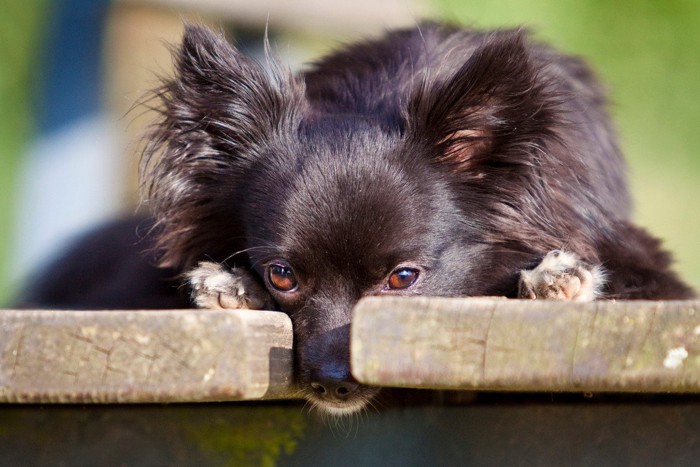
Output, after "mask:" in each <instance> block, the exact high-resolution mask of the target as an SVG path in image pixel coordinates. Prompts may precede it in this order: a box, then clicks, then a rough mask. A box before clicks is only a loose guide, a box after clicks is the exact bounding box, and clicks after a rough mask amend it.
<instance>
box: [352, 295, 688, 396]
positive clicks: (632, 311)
mask: <svg viewBox="0 0 700 467" xmlns="http://www.w3.org/2000/svg"><path fill="white" fill-rule="evenodd" d="M351 349H352V352H351V353H352V371H353V374H354V375H355V377H356V378H357V379H358V380H360V381H362V382H364V383H367V384H372V385H380V386H401V387H415V388H453V389H472V388H473V389H492V390H515V391H518V390H520V391H630V392H700V301H686V302H682V301H674V302H652V301H627V302H615V301H597V302H592V303H565V302H557V301H540V300H532V301H531V300H506V299H486V298H475V299H450V298H427V297H411V298H400V297H382V298H379V297H372V298H368V299H364V300H362V301H361V302H360V303H359V304H358V306H357V307H356V309H355V314H354V318H353V324H352V345H351Z"/></svg>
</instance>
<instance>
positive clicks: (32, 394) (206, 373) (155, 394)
mask: <svg viewBox="0 0 700 467" xmlns="http://www.w3.org/2000/svg"><path fill="white" fill-rule="evenodd" d="M291 381H292V326H291V322H290V320H289V318H288V317H287V316H286V315H284V314H282V313H275V312H267V311H250V310H226V311H212V310H206V311H205V310H181V311H11V310H3V311H0V402H80V403H83V402H104V403H117V402H119V403H121V402H199V401H228V400H247V399H259V398H278V397H284V396H285V394H286V393H287V391H288V390H289V386H290V384H291Z"/></svg>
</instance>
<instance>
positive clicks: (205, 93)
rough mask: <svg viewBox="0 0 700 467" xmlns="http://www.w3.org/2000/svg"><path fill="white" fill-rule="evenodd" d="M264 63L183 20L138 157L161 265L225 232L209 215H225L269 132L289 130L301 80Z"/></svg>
mask: <svg viewBox="0 0 700 467" xmlns="http://www.w3.org/2000/svg"><path fill="white" fill-rule="evenodd" d="M266 45H267V44H266ZM267 65H268V66H266V67H263V66H262V65H260V64H258V63H257V62H255V61H253V60H252V59H250V58H248V57H246V56H245V55H243V54H242V53H240V52H239V51H238V50H236V49H235V48H234V47H232V46H231V45H229V43H228V42H226V40H225V39H224V38H223V37H222V36H221V35H219V34H216V33H214V32H212V31H210V30H209V29H207V28H204V27H200V26H194V25H186V26H185V34H184V38H183V41H182V45H181V46H180V47H179V48H178V49H177V50H176V51H175V77H174V78H172V79H167V80H164V82H163V86H162V87H161V88H160V89H158V90H157V91H156V93H155V101H156V104H155V105H153V107H155V108H156V109H157V111H158V112H159V113H160V116H161V118H160V120H159V121H158V123H157V124H155V125H154V127H153V131H152V132H151V134H150V135H149V136H148V138H149V139H148V141H147V143H146V148H145V150H144V153H143V157H142V161H141V180H142V191H143V193H144V195H145V197H146V198H147V201H148V203H149V204H150V207H151V208H152V210H153V213H154V215H155V217H156V221H157V229H156V232H157V244H158V246H159V249H160V251H161V254H162V256H161V261H160V262H161V264H162V265H167V266H178V265H190V264H192V263H194V262H195V261H197V260H199V259H200V258H199V257H200V256H201V255H202V254H209V252H205V251H200V249H201V248H200V247H203V246H205V245H207V243H208V240H209V239H214V238H216V237H215V236H221V235H227V234H228V233H229V232H221V231H218V232H217V231H215V230H217V229H216V228H214V227H213V222H216V219H212V216H216V215H228V214H230V212H229V211H230V207H229V208H225V209H219V208H221V207H222V206H225V205H228V206H230V205H231V204H232V203H231V200H232V196H234V194H235V189H236V186H237V184H238V181H239V180H241V179H242V178H243V177H245V171H246V167H248V166H249V164H250V163H251V162H252V161H255V160H257V159H258V158H259V157H260V155H261V153H263V152H264V148H265V146H266V145H267V144H270V143H271V142H272V141H273V140H274V139H275V138H279V137H283V136H284V135H285V134H292V133H293V131H294V128H295V125H296V124H297V123H296V122H298V113H299V112H301V111H302V110H303V102H304V86H303V83H302V82H301V81H300V80H298V79H296V78H294V77H293V76H292V75H291V72H289V71H288V70H285V69H284V68H283V67H282V66H280V65H278V64H277V63H276V62H275V61H274V60H272V59H270V58H268V61H267ZM232 223H233V222H232V219H227V220H225V221H224V222H222V223H221V224H222V225H226V224H229V225H230V224H232ZM231 234H233V233H232V232H231ZM209 243H216V242H215V241H214V242H209Z"/></svg>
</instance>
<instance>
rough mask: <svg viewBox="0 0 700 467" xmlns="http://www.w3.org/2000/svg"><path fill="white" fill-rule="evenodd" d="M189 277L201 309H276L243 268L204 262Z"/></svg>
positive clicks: (267, 295) (262, 289) (193, 294)
mask: <svg viewBox="0 0 700 467" xmlns="http://www.w3.org/2000/svg"><path fill="white" fill-rule="evenodd" d="M185 277H186V278H187V282H188V283H189V285H190V288H191V290H192V299H193V300H194V302H195V304H196V305H197V306H198V307H199V308H212V309H250V310H262V309H272V306H273V302H272V299H271V297H270V294H268V292H267V290H265V289H264V288H263V287H262V286H261V285H260V284H259V283H258V282H257V281H256V280H255V278H254V277H253V276H252V275H251V273H249V272H248V271H246V270H245V269H243V268H233V269H229V268H227V267H225V266H223V265H221V264H218V263H213V262H204V261H203V262H201V263H199V264H198V265H197V267H196V268H194V269H192V270H191V271H189V272H188V273H186V274H185Z"/></svg>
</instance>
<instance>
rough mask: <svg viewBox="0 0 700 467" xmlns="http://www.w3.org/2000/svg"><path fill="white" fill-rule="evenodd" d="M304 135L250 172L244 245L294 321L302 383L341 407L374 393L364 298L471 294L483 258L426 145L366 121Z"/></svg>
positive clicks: (308, 128)
mask: <svg viewBox="0 0 700 467" xmlns="http://www.w3.org/2000/svg"><path fill="white" fill-rule="evenodd" d="M299 135H300V136H299V137H298V138H296V139H295V140H294V142H293V143H291V144H287V145H286V146H285V147H278V148H271V149H270V151H271V152H270V153H268V155H267V157H265V158H263V159H262V160H261V163H260V164H259V165H258V166H256V167H255V168H253V169H252V170H251V171H250V178H249V179H248V181H247V182H246V192H248V193H259V194H263V193H264V196H251V197H249V198H248V201H246V200H243V199H242V200H241V201H242V202H241V208H242V209H244V212H245V220H246V222H245V231H246V239H247V245H246V248H247V249H248V255H249V257H250V259H251V263H252V265H253V268H254V270H255V271H256V272H257V273H258V275H259V276H260V277H261V278H262V279H263V281H264V282H265V285H266V286H267V289H268V291H269V292H270V294H271V295H272V297H273V298H274V299H275V301H276V302H277V303H278V304H279V307H280V309H282V310H283V311H285V312H287V313H288V314H289V315H290V316H291V318H292V321H293V324H294V333H295V342H296V346H295V347H296V348H295V350H296V365H297V372H296V376H297V379H298V382H299V383H300V385H301V387H302V388H303V389H304V390H305V391H306V392H307V394H308V396H309V398H310V400H312V401H314V402H315V403H317V404H318V405H319V406H320V407H322V408H324V409H325V410H326V411H332V412H336V413H345V412H348V411H353V410H356V409H357V408H360V407H362V406H364V404H365V403H366V401H367V400H368V399H369V398H370V397H371V396H372V395H373V394H374V393H375V392H376V390H375V389H371V388H367V387H362V386H359V385H358V384H357V383H356V382H355V381H354V380H353V379H352V376H351V374H350V367H349V361H350V358H349V325H350V319H351V311H352V307H353V305H354V304H355V303H356V302H357V300H358V299H360V298H361V297H363V296H367V295H383V294H406V295H412V294H430V295H457V294H463V293H464V292H465V291H467V292H468V291H469V287H468V284H469V281H468V280H467V278H468V277H470V276H472V275H473V276H477V275H476V274H473V273H474V269H475V266H476V265H478V262H477V261H474V259H475V258H472V257H470V250H469V248H468V247H467V239H466V238H462V236H463V235H464V230H465V229H464V227H463V226H462V225H461V219H462V214H461V212H460V211H459V209H457V207H456V205H455V202H454V200H453V199H451V197H452V196H453V195H452V191H451V190H450V188H449V186H448V184H447V183H446V182H445V181H443V180H441V174H439V173H433V174H432V175H433V176H432V182H431V183H426V182H425V179H426V177H427V178H431V172H434V169H433V168H431V167H430V165H429V164H428V163H427V159H425V158H423V157H422V155H421V154H419V151H418V150H416V151H408V148H407V145H406V142H405V141H402V140H401V139H400V138H398V137H396V136H391V135H386V134H382V133H381V132H380V131H378V130H377V129H376V128H373V127H372V126H371V124H368V123H367V122H365V121H362V120H355V121H350V122H347V121H345V122H338V121H330V122H329V121H314V122H311V123H309V124H307V125H305V128H304V129H303V131H301V132H300V133H299ZM339 142H340V143H341V144H338V143H339ZM280 153H281V154H283V156H280V155H279V154H280ZM407 154H412V156H410V157H407ZM280 157H282V158H284V163H279V164H277V163H274V164H270V163H269V161H270V160H276V159H279V158H280ZM262 161H265V162H262ZM339 161H342V163H339ZM473 254H474V256H476V251H474V252H473ZM477 277H478V276H477Z"/></svg>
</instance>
